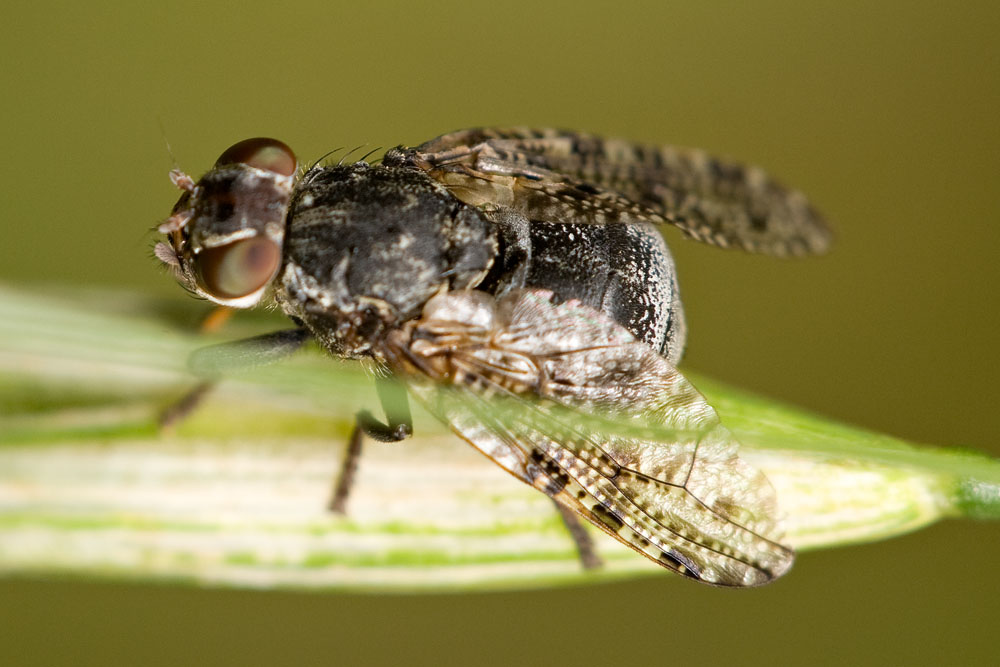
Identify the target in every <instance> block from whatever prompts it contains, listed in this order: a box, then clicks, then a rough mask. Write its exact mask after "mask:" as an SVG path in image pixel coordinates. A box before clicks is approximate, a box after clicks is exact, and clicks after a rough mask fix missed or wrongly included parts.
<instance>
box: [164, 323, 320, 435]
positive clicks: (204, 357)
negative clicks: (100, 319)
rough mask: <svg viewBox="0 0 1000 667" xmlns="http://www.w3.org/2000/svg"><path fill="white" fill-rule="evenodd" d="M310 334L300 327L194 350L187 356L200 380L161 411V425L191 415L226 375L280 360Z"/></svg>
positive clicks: (174, 422) (290, 353)
mask: <svg viewBox="0 0 1000 667" xmlns="http://www.w3.org/2000/svg"><path fill="white" fill-rule="evenodd" d="M311 336H312V334H310V333H309V330H308V329H306V328H305V327H298V328H296V329H284V330H282V331H275V332H272V333H268V334H264V335H262V336H254V337H253V338H246V339H244V340H238V341H234V342H230V343H221V344H219V345H210V346H208V347H203V348H201V349H198V350H195V351H194V352H192V353H191V356H190V357H188V368H189V369H190V370H191V372H192V373H194V374H195V375H196V376H198V377H200V378H201V382H199V383H198V384H197V385H196V386H195V387H194V388H192V389H191V390H190V391H188V392H187V393H186V394H184V395H183V396H182V397H181V398H180V399H178V400H177V401H175V402H174V403H172V404H171V405H169V406H167V408H166V409H165V410H164V411H163V412H162V413H160V418H159V424H160V428H161V429H168V428H171V427H173V426H175V425H176V424H177V423H178V422H180V421H181V420H183V419H184V418H185V417H187V416H188V415H189V414H191V413H192V412H193V411H194V410H195V408H197V407H198V406H199V405H200V404H201V402H202V401H203V400H204V398H205V396H207V395H208V393H209V392H210V391H211V390H212V389H213V388H215V385H216V384H218V382H219V380H220V378H221V377H222V376H223V375H225V374H227V373H233V372H237V371H241V370H246V369H249V368H254V367H256V366H266V365H268V364H273V363H275V362H277V361H281V360H282V359H285V358H286V357H288V356H290V355H292V354H293V353H294V352H296V351H297V350H299V349H300V348H301V347H302V346H303V345H304V344H305V343H306V342H307V341H308V340H309V339H310V338H311Z"/></svg>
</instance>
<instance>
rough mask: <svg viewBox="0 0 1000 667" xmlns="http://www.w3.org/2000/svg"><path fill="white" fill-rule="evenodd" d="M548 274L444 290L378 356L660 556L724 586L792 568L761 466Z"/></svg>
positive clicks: (482, 444)
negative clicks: (535, 285)
mask: <svg viewBox="0 0 1000 667" xmlns="http://www.w3.org/2000/svg"><path fill="white" fill-rule="evenodd" d="M550 297H551V295H550V294H549V293H548V292H545V291H542V290H516V291H513V292H511V293H509V294H508V295H506V296H504V297H503V298H501V299H500V300H496V299H495V298H494V297H492V296H490V295H488V294H485V293H481V292H463V293H451V294H444V295H439V296H437V297H435V298H434V299H432V300H431V301H430V302H429V303H428V304H427V306H426V307H425V310H424V313H423V317H422V318H421V319H420V320H417V321H414V322H411V323H410V324H409V325H407V327H406V328H405V329H403V330H400V331H397V332H395V333H394V334H393V335H391V336H390V338H389V340H388V342H387V345H386V348H385V350H384V352H385V356H386V358H387V359H388V361H389V363H390V365H392V366H393V367H394V368H395V370H396V371H397V372H399V373H402V374H405V375H408V376H409V380H410V383H411V387H412V389H413V391H414V393H415V394H416V395H417V397H418V398H419V399H420V400H421V401H422V402H423V403H424V404H425V405H426V406H427V407H428V408H429V410H430V411H431V412H432V413H433V414H435V415H436V416H438V417H439V418H440V419H441V420H442V421H444V422H446V423H448V424H450V425H451V426H452V428H453V429H454V430H455V431H456V432H457V433H458V434H459V435H460V436H461V437H462V438H464V439H465V440H467V441H468V442H470V443H471V444H472V445H473V446H475V447H477V448H478V449H480V450H481V451H483V452H484V453H485V454H486V455H487V456H489V457H490V458H492V459H493V460H494V461H495V462H496V463H498V464H499V465H500V466H502V467H503V468H505V469H506V470H508V471H509V472H511V473H512V474H514V475H515V476H517V477H518V478H520V479H521V480H523V481H524V482H526V483H528V484H530V485H532V486H534V487H535V488H537V489H539V490H540V491H543V492H544V493H546V494H548V495H549V496H551V497H552V498H554V499H555V500H557V501H558V502H560V503H562V504H563V505H565V506H567V507H569V508H570V509H572V510H574V511H576V512H578V513H579V514H580V515H582V516H583V517H584V518H586V519H588V520H589V521H591V522H592V523H593V524H594V525H596V526H597V527H599V528H600V529H602V530H604V531H605V532H607V533H608V534H610V535H611V536H612V537H615V538H616V539H618V540H620V541H621V542H623V543H624V544H626V545H628V546H630V547H631V548H633V549H635V550H636V551H639V552H640V553H642V554H644V555H645V556H647V557H648V558H650V559H651V560H653V561H656V562H657V563H659V564H660V565H663V566H665V567H668V568H670V569H672V570H675V571H677V572H679V573H681V574H683V575H685V576H688V577H691V578H694V579H697V580H700V581H704V582H707V583H711V584H716V585H721V586H756V585H760V584H764V583H767V582H769V581H771V580H772V579H774V578H776V577H778V576H780V575H781V574H782V573H784V572H785V571H786V570H787V569H788V567H789V566H790V565H791V563H792V559H793V553H792V551H791V550H790V549H789V548H788V547H785V546H783V545H782V544H781V543H780V538H781V530H780V527H779V521H778V507H777V502H776V498H775V494H774V490H773V488H772V487H771V484H770V482H769V481H768V480H767V478H766V477H765V476H764V474H763V473H761V472H760V471H758V470H756V469H755V468H753V467H751V466H750V465H748V464H747V463H746V462H745V461H743V460H742V459H740V457H739V453H738V445H737V443H736V442H735V440H734V439H733V437H732V435H731V434H730V433H729V431H728V430H726V428H725V427H723V426H722V425H721V424H720V423H719V420H718V417H717V416H716V414H715V411H714V410H712V408H711V406H709V405H708V404H707V403H706V402H705V400H704V398H703V397H702V396H701V395H700V394H699V393H698V392H697V391H696V390H695V389H694V387H692V386H691V384H690V383H688V382H687V380H685V379H684V377H683V376H681V374H680V373H678V372H677V370H676V369H674V368H673V367H672V366H671V365H670V364H669V363H668V362H667V361H666V360H665V359H664V358H663V357H661V356H659V355H658V354H656V353H655V352H654V351H653V350H652V349H651V348H649V347H648V346H647V345H645V344H643V343H640V342H637V341H636V340H635V339H634V338H633V337H632V336H631V334H629V333H628V332H627V331H626V330H625V329H624V328H622V327H621V326H620V325H618V324H616V323H615V322H613V321H612V320H610V319H609V318H607V317H605V316H603V315H601V314H600V313H598V312H597V311H595V310H593V309H591V308H588V307H585V306H582V305H580V304H579V303H577V302H573V301H569V302H564V303H561V304H558V305H554V304H553V303H552V302H551V300H550Z"/></svg>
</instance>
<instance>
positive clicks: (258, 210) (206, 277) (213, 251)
mask: <svg viewBox="0 0 1000 667" xmlns="http://www.w3.org/2000/svg"><path fill="white" fill-rule="evenodd" d="M296 168H297V165H296V161H295V155H294V154H293V153H292V151H291V149H290V148H288V146H286V145H285V144H283V143H282V142H280V141H277V140H276V139H265V138H257V139H247V140H245V141H241V142H239V143H237V144H234V145H233V146H231V147H230V148H229V149H227V150H226V151H225V152H224V153H223V154H222V155H221V156H220V157H219V159H218V160H217V161H216V163H215V166H214V167H212V169H211V170H210V171H209V172H208V173H206V174H205V175H204V176H202V178H201V179H200V180H199V181H198V182H197V183H195V182H194V180H193V179H192V178H191V177H189V176H187V175H186V174H184V173H182V172H180V171H177V170H175V171H173V172H171V174H170V178H171V180H172V181H173V182H174V184H175V185H177V187H179V188H180V189H181V190H183V191H184V192H183V194H182V195H181V198H180V199H179V200H178V201H177V204H175V205H174V208H173V211H172V213H171V215H170V217H169V218H168V219H167V220H166V222H164V223H163V224H162V225H160V227H159V229H160V231H161V232H163V233H165V234H167V237H168V240H169V245H168V244H167V243H159V244H157V246H156V248H155V253H156V256H157V257H158V258H159V259H160V260H162V261H163V262H164V263H165V264H168V265H169V266H171V267H172V268H173V269H174V271H175V273H176V275H177V279H178V281H179V282H180V283H181V284H182V285H183V286H184V287H185V288H187V289H188V290H190V291H192V292H194V293H197V294H198V295H200V296H202V297H205V298H206V299H209V300H211V301H214V302H215V303H218V304H221V305H224V306H231V307H234V308H249V307H251V306H254V305H256V304H257V303H258V302H259V301H260V300H261V298H262V297H263V295H264V293H265V292H266V291H267V288H268V286H269V285H270V284H271V282H272V281H273V279H274V277H275V276H276V275H277V273H278V269H279V268H280V266H281V256H282V242H283V238H284V229H285V214H286V212H287V210H288V203H289V200H290V198H291V192H292V186H293V180H294V175H295V171H296Z"/></svg>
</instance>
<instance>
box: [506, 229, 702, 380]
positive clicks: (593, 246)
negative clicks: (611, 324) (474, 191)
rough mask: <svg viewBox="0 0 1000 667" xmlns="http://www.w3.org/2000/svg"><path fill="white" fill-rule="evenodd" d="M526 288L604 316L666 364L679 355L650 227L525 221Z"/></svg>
mask: <svg viewBox="0 0 1000 667" xmlns="http://www.w3.org/2000/svg"><path fill="white" fill-rule="evenodd" d="M529 230H530V237H531V253H532V254H531V262H530V268H529V270H528V275H527V277H526V280H525V284H526V286H527V287H541V288H544V289H549V290H552V291H553V293H554V294H555V295H556V296H557V297H558V298H559V299H560V300H564V301H565V300H569V299H578V300H579V301H581V302H583V303H585V304H587V305H589V306H591V307H593V308H595V309H597V310H600V311H602V312H604V313H606V314H608V315H610V316H611V317H612V318H613V319H614V320H615V321H616V322H618V323H619V324H621V325H622V326H624V327H625V328H626V329H628V330H629V331H631V332H632V333H633V334H634V335H635V336H636V337H637V338H639V339H640V340H642V341H644V342H646V343H648V344H649V345H650V346H652V347H653V348H654V349H655V350H658V351H659V352H660V354H662V355H663V356H665V357H666V358H667V359H668V360H670V361H671V362H672V363H677V362H678V361H679V360H680V357H681V354H682V353H683V348H684V337H685V326H684V314H683V310H682V307H681V303H680V298H679V295H678V290H677V280H676V273H675V270H674V263H673V258H672V257H671V255H670V252H669V250H667V247H666V244H665V242H664V241H663V238H662V237H661V236H660V233H659V231H657V230H656V229H655V228H654V227H652V226H651V225H646V224H642V223H640V224H610V225H594V224H579V223H556V222H532V223H531V225H530V227H529Z"/></svg>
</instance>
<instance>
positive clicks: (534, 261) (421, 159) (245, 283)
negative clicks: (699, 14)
mask: <svg viewBox="0 0 1000 667" xmlns="http://www.w3.org/2000/svg"><path fill="white" fill-rule="evenodd" d="M171 178H172V180H173V181H174V183H175V184H176V185H177V186H178V187H180V188H181V189H182V191H183V192H182V195H181V198H180V200H179V201H178V202H177V204H176V206H175V207H174V210H173V212H172V214H171V216H170V217H169V218H168V219H167V220H166V221H165V222H164V223H163V224H162V225H160V231H161V232H163V233H164V234H166V235H167V242H165V243H163V242H161V243H158V244H157V246H156V249H155V254H156V256H157V257H158V258H159V259H160V260H161V261H163V262H165V263H166V264H168V265H170V266H171V267H173V269H174V271H175V273H176V275H177V277H178V280H179V281H180V282H181V284H182V285H184V286H185V287H186V288H187V289H189V290H191V291H193V292H195V293H197V294H199V295H201V296H203V297H205V298H207V299H209V300H211V301H214V302H215V303H218V304H221V305H224V306H231V307H235V308H248V307H252V306H254V305H256V304H258V303H260V302H262V301H273V302H275V303H277V304H278V305H279V306H280V307H281V309H282V310H283V311H284V312H285V313H286V314H287V315H288V316H289V317H290V318H291V319H292V321H293V322H294V323H295V324H296V328H294V329H290V330H287V331H281V332H276V333H274V334H268V335H265V336H262V337H258V338H256V339H251V340H250V341H243V342H239V343H233V344H227V345H225V346H218V347H216V348H207V349H206V350H204V351H200V352H199V353H196V356H195V358H194V359H193V365H194V366H195V367H197V368H200V369H202V371H203V372H210V371H212V370H219V369H222V368H225V367H227V366H233V365H240V364H244V363H259V362H260V361H269V360H272V359H277V358H279V357H282V356H284V355H286V354H289V353H291V352H293V351H294V350H295V349H297V348H298V347H300V346H301V345H302V344H303V343H304V342H305V341H307V340H309V339H315V340H316V341H318V342H319V344H320V345H321V346H322V347H324V348H325V349H326V350H327V351H329V352H330V353H331V354H333V355H335V356H337V357H343V358H350V359H360V360H363V361H365V362H366V363H367V364H368V366H369V368H371V369H372V371H373V372H374V375H375V377H376V388H377V390H378V393H379V397H380V399H381V403H382V406H383V410H384V411H385V414H386V420H385V422H383V421H380V420H378V419H376V418H375V417H374V416H372V415H371V414H370V413H368V412H362V413H359V415H358V420H357V426H356V428H355V432H354V435H353V436H352V438H351V443H350V445H349V448H348V452H353V455H349V456H348V459H347V461H346V463H345V466H344V470H343V471H342V474H341V479H340V483H339V484H338V494H339V495H338V496H337V497H335V499H334V505H335V506H336V507H337V508H339V509H343V506H344V505H343V503H344V502H345V501H346V493H347V490H348V489H349V487H350V479H351V473H352V470H353V465H355V463H356V457H357V453H358V452H359V451H360V446H361V441H362V437H363V434H367V435H369V436H371V437H374V438H376V439H379V440H402V439H404V438H406V437H408V436H409V435H410V434H411V432H412V427H411V423H410V413H409V407H408V402H407V394H410V395H412V396H414V397H415V398H416V399H417V400H418V401H419V402H420V403H421V404H422V405H424V406H425V407H426V408H427V409H428V410H429V411H430V412H431V413H432V414H434V415H435V416H436V417H438V418H439V419H440V420H441V421H443V422H444V423H446V424H447V425H448V426H449V427H450V428H451V429H452V430H453V431H454V432H455V433H457V434H458V435H459V436H460V437H462V438H463V439H464V440H466V441H467V442H469V443H470V444H471V445H472V446H474V447H476V448H477V449H479V450H480V451H482V452H483V453H484V454H486V455H487V456H488V457H489V458H490V459H492V460H493V461H494V462H495V463H497V464H498V465H499V466H500V467H502V468H504V469H505V470H507V471H508V472H509V473H511V474H512V475H514V476H515V477H517V478H519V479H521V480H522V481H523V482H525V483H527V484H529V485H531V486H533V487H534V488H536V489H538V490H539V491H541V492H543V493H545V494H546V495H548V496H550V497H551V498H552V499H553V500H554V501H555V502H556V503H557V506H558V507H559V508H560V511H561V512H562V513H563V516H564V517H566V518H567V523H568V525H569V526H570V528H571V530H572V529H573V528H574V525H573V521H572V520H571V517H573V516H574V514H575V515H579V516H582V517H583V518H584V519H586V520H587V521H589V522H591V523H592V524H594V525H595V526H597V527H598V528H600V529H601V530H603V531H604V532H606V533H608V534H609V535H611V536H612V537H614V538H616V539H617V540H619V541H620V542H622V543H623V544H625V545H626V546H629V547H631V548H632V549H635V550H636V551H638V552H640V553H642V554H643V555H645V556H647V557H648V558H650V559H651V560H653V561H655V562H656V563H658V564H660V565H662V566H664V567H667V568H669V569H671V570H674V571H676V572H678V573H680V574H682V575H684V576H687V577H690V578H692V579H696V580H699V581H703V582H706V583H710V584H715V585H721V586H756V585H760V584H764V583H767V582H769V581H771V580H773V579H775V578H776V577H778V576H781V575H782V574H783V573H784V572H785V571H787V569H788V568H789V567H790V566H791V563H792V560H793V557H794V556H793V552H792V550H791V549H790V548H789V547H787V546H785V545H783V544H782V541H781V540H782V535H783V533H782V529H781V522H780V511H779V506H778V503H777V499H776V497H775V493H774V490H773V488H772V487H771V484H770V482H769V481H768V480H767V478H766V477H765V476H764V475H763V473H761V472H760V471H758V470H756V469H755V468H753V467H751V466H750V465H749V464H747V463H746V462H745V461H743V460H742V459H741V458H740V457H739V453H738V443H737V442H736V441H735V439H734V438H733V436H732V434H731V433H730V432H729V431H728V430H727V429H726V428H725V426H723V425H722V424H721V423H720V421H719V418H718V416H717V415H716V413H715V411H714V410H713V409H712V407H711V406H710V405H708V403H707V402H706V401H705V399H704V398H703V397H702V396H701V394H699V393H698V391H697V390H696V389H695V388H694V387H693V386H692V385H691V384H690V383H689V382H688V381H687V380H686V379H685V378H684V377H683V376H682V375H681V374H680V373H679V372H678V371H677V368H676V367H677V364H678V362H679V361H680V358H681V354H682V352H683V349H684V342H685V337H686V330H685V324H684V314H683V308H682V304H681V300H680V296H679V291H678V286H677V278H676V271H675V267H674V262H673V259H672V257H671V255H670V252H669V250H668V248H667V246H666V244H665V242H664V240H663V237H662V236H661V234H660V230H659V227H660V226H662V225H672V226H675V227H678V228H679V229H680V230H681V231H682V232H683V233H684V234H685V235H686V236H688V237H690V238H693V239H695V240H698V241H701V242H704V243H708V244H711V245H715V246H719V247H723V248H728V247H733V248H739V249H742V250H745V251H749V252H756V253H764V254H769V255H778V256H792V255H809V254H816V253H820V252H823V251H825V250H826V249H827V247H828V245H829V242H830V233H829V231H828V229H827V226H826V224H825V223H824V221H823V219H822V217H821V216H820V215H819V214H818V213H817V212H816V211H815V210H814V209H813V208H812V207H811V206H810V205H809V203H808V201H807V200H806V198H805V197H804V196H803V195H802V194H800V193H798V192H796V191H793V190H788V189H786V188H784V187H782V186H781V185H778V184H777V183H776V182H775V181H773V180H771V179H770V178H769V177H768V176H767V175H766V174H765V173H764V172H763V171H762V170H760V169H758V168H756V167H747V166H742V165H739V164H736V163H731V162H724V161H720V160H717V159H715V158H712V157H710V156H708V155H706V154H705V153H703V152H701V151H698V150H690V149H680V148H674V147H651V146H643V145H638V144H633V143H630V142H626V141H621V140H614V139H601V138H598V137H594V136H591V135H586V134H579V133H574V132H566V131H560V130H549V129H544V130H532V129H525V128H487V129H482V128H481V129H472V130H463V131H459V132H455V133H451V134H446V135H443V136H441V137H438V138H436V139H433V140H431V141H429V142H427V143H424V144H422V145H420V146H418V147H416V148H407V147H402V146H400V147H398V148H395V149H392V150H390V151H388V152H387V153H386V154H385V156H384V158H383V160H382V162H381V164H378V165H371V164H368V163H366V162H364V161H358V162H355V163H353V164H337V165H331V166H318V165H317V166H313V167H311V168H309V169H305V170H301V169H299V168H298V166H297V160H296V158H295V156H294V154H293V153H292V151H291V149H289V148H288V146H286V145H285V144H283V143H281V142H280V141H277V140H274V139H263V138H259V139H250V140H247V141H242V142H239V143H237V144H235V145H234V146H232V147H230V148H229V149H228V150H227V151H225V152H224V153H223V154H222V156H221V157H220V158H219V160H218V161H217V162H216V164H215V166H213V168H212V169H211V170H209V171H208V173H206V174H205V175H204V176H202V178H201V179H200V180H198V181H195V180H194V179H192V178H190V177H188V176H186V175H184V174H182V173H180V172H177V171H175V172H173V173H172V175H171ZM404 387H405V389H404ZM574 537H575V539H576V540H577V542H578V545H579V546H580V548H581V555H582V556H583V557H584V561H585V564H586V563H587V562H588V561H589V563H590V564H593V563H594V562H595V556H594V554H593V552H592V550H591V548H590V547H588V546H587V544H586V533H584V532H583V531H580V530H575V531H574Z"/></svg>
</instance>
